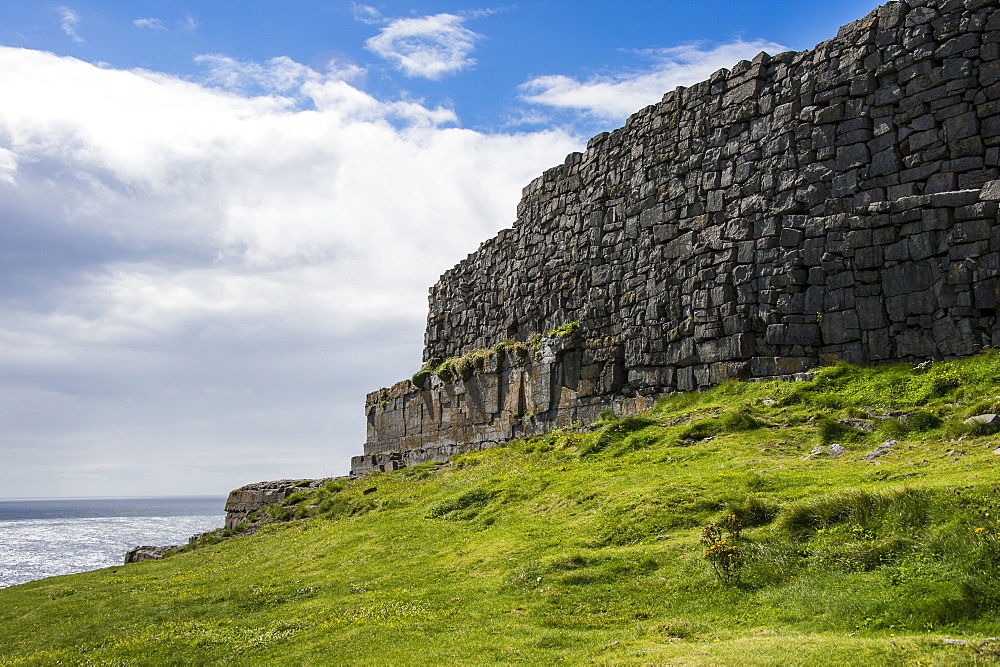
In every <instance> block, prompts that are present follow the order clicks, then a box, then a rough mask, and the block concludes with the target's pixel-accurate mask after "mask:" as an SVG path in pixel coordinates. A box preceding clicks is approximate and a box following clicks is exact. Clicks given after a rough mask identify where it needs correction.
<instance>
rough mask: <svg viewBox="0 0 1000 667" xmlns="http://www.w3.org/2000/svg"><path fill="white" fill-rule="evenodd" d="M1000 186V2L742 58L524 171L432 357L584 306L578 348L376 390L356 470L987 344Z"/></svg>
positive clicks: (940, 8) (920, 7)
mask: <svg viewBox="0 0 1000 667" xmlns="http://www.w3.org/2000/svg"><path fill="white" fill-rule="evenodd" d="M998 204H1000V5H998V4H997V3H996V2H989V1H985V0H965V1H964V2H963V1H960V0H911V1H910V2H890V3H888V4H886V5H883V6H882V7H879V8H877V9H876V10H874V11H873V12H871V13H870V14H868V15H867V16H865V17H864V18H861V19H859V20H857V21H855V22H853V23H851V24H849V25H847V26H844V28H842V29H841V30H840V31H839V33H838V35H837V37H835V38H833V39H830V40H828V41H826V42H823V43H821V44H819V45H818V46H816V47H815V48H814V49H812V50H809V51H802V52H797V53H796V52H789V53H782V54H777V55H774V56H771V55H768V54H765V53H761V54H760V55H758V56H757V57H756V58H754V59H753V61H742V62H739V63H736V64H735V65H734V66H733V67H732V68H731V69H729V70H725V69H723V70H720V71H718V72H716V73H715V74H713V75H712V76H711V77H710V78H709V79H708V80H707V81H703V82H701V83H697V84H695V85H693V86H690V87H688V88H678V89H677V90H674V91H672V92H669V93H667V94H666V95H665V96H664V97H663V99H662V101H661V102H659V103H658V104H654V105H652V106H649V107H647V108H645V109H643V110H641V111H639V112H638V113H636V114H634V115H633V116H632V117H631V118H629V119H628V121H627V123H626V124H625V126H624V127H622V128H621V129H618V130H616V131H614V132H611V133H604V134H601V135H598V136H597V137H594V138H593V139H592V140H591V141H590V143H589V144H588V146H587V150H586V151H585V152H583V153H574V154H571V155H569V156H567V158H566V161H565V163H564V164H562V165H560V166H558V167H555V168H553V169H550V170H548V171H546V172H545V173H544V174H542V175H541V176H540V177H538V178H537V179H535V180H534V181H532V182H531V183H530V184H529V185H528V186H527V187H526V188H525V189H524V192H523V198H522V200H521V203H520V204H519V206H518V210H517V220H516V222H515V223H514V226H513V228H511V229H505V230H502V231H501V232H500V233H499V234H498V235H497V236H495V237H494V238H492V239H490V240H488V241H486V242H485V243H483V244H482V245H481V246H480V248H479V249H478V250H477V251H476V252H474V253H472V254H471V255H469V256H468V257H467V258H466V259H465V260H463V261H462V262H460V263H459V264H458V265H456V266H455V267H454V268H453V269H451V270H450V271H448V272H446V273H445V274H444V275H443V276H441V279H440V280H439V281H438V283H437V284H436V285H434V287H432V288H431V292H430V312H429V315H428V320H427V330H426V335H425V349H424V359H425V360H431V359H444V358H448V357H456V356H460V355H463V354H467V353H469V352H471V351H473V350H477V349H486V348H490V347H492V346H494V345H495V344H497V343H498V342H500V341H503V340H505V339H513V340H516V341H527V340H529V338H530V337H531V336H532V335H534V334H540V333H545V332H546V331H551V330H554V329H556V328H557V327H559V326H561V325H563V324H566V323H567V322H571V321H577V322H579V323H580V327H579V330H578V331H577V332H576V334H575V339H574V341H573V343H572V346H566V347H564V348H563V349H561V350H560V351H558V353H557V354H556V356H555V358H554V359H548V360H545V359H542V357H541V356H536V355H533V356H532V357H531V358H529V359H526V360H519V359H512V358H508V357H507V356H505V355H494V357H495V358H494V359H492V360H491V361H490V363H491V364H493V365H492V366H490V367H489V368H488V369H486V370H484V371H483V372H481V373H479V374H477V375H476V376H475V377H473V378H470V379H467V380H460V381H455V382H451V383H437V384H435V383H431V384H430V385H429V386H427V387H425V388H423V389H418V388H416V387H415V386H413V385H412V384H410V383H408V382H402V383H399V384H397V385H395V386H394V387H392V388H389V389H383V390H381V391H379V392H375V393H374V394H371V395H369V398H368V404H367V406H366V408H367V413H368V423H369V433H368V442H367V443H366V445H365V454H366V456H368V457H369V458H365V457H356V459H355V461H356V464H357V466H358V468H357V470H358V471H362V470H370V469H380V466H381V467H382V468H385V467H388V468H391V467H393V466H396V465H408V464H409V462H411V461H419V460H422V459H427V460H436V459H439V458H442V457H444V456H445V455H446V453H449V452H450V453H454V452H455V450H456V449H459V450H460V449H462V448H463V447H465V448H467V449H471V448H478V447H483V446H489V445H490V444H492V443H495V442H500V441H503V440H506V439H509V438H511V437H516V436H518V435H522V434H530V433H531V432H533V429H540V428H548V427H550V426H552V425H562V424H570V423H573V422H575V421H587V420H589V419H591V418H592V416H593V415H594V414H596V412H597V411H598V410H600V409H601V408H607V407H611V408H613V409H618V410H622V411H626V412H627V411H628V410H630V409H632V408H631V407H630V406H632V405H635V406H642V405H646V404H648V403H649V402H650V401H651V400H652V397H654V396H656V395H658V394H661V393H664V392H669V391H688V390H693V389H700V388H707V387H709V386H712V385H715V384H718V383H720V382H722V381H724V380H726V379H729V378H734V377H737V378H757V377H774V376H787V375H791V374H794V373H798V372H802V371H803V370H804V369H806V368H808V367H810V366H814V365H816V364H817V363H819V362H822V361H826V360H830V359H843V360H846V361H849V362H855V363H878V362H884V361H890V360H909V361H920V360H927V359H935V358H942V357H957V356H966V355H970V354H973V353H975V352H976V351H978V350H980V349H981V348H983V347H984V346H998V345H1000V331H998V330H997V327H996V324H997V322H996V314H997V302H998V299H1000V279H998V276H1000V225H998V224H997V222H998ZM514 397H517V398H514ZM522 404H523V409H522ZM527 415H530V418H528V419H525V417H526V416H527ZM390 454H392V455H394V456H395V458H391V457H390ZM372 456H375V457H376V458H375V459H372V458H371V457H372ZM379 457H381V458H379ZM387 457H389V458H387Z"/></svg>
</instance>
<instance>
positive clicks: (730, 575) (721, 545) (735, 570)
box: [701, 514, 746, 586]
mask: <svg viewBox="0 0 1000 667" xmlns="http://www.w3.org/2000/svg"><path fill="white" fill-rule="evenodd" d="M742 530H743V522H742V521H741V520H740V518H739V517H737V516H736V515H735V514H727V515H726V516H725V517H723V519H722V521H720V522H719V523H711V524H709V525H707V526H705V527H704V528H702V530H701V543H702V544H703V545H704V546H706V547H708V548H707V549H706V551H705V554H704V558H705V559H706V560H708V563H709V565H711V566H712V570H713V571H714V572H715V576H717V577H718V578H719V581H721V582H722V583H723V584H725V585H727V586H728V585H730V584H735V583H738V582H739V580H740V571H741V569H742V567H743V564H744V562H745V559H746V552H745V551H744V549H743V548H742V547H741V546H740V545H739V544H737V543H738V542H739V541H740V539H741V535H740V531H742Z"/></svg>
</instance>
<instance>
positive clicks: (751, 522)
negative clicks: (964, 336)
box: [0, 352, 1000, 665]
mask: <svg viewBox="0 0 1000 667" xmlns="http://www.w3.org/2000/svg"><path fill="white" fill-rule="evenodd" d="M994 406H997V407H1000V354H998V353H994V352H988V353H985V354H983V355H980V356H978V357H976V358H974V359H970V360H964V361H958V362H949V363H941V364H934V365H932V366H930V367H929V368H920V369H916V370H915V369H913V368H912V367H909V366H894V367H884V368H855V367H850V366H843V365H837V366H831V367H828V368H825V369H822V370H821V371H820V372H819V374H818V376H817V378H816V379H815V380H814V381H811V382H805V383H781V382H774V383H730V384H726V385H723V386H721V387H719V388H717V389H715V390H714V391H712V392H707V393H704V394H684V395H674V396H669V397H666V398H663V399H661V400H660V401H659V402H658V404H657V406H656V408H655V409H654V410H652V411H651V412H649V413H646V414H644V415H641V416H633V417H626V418H616V417H614V416H613V415H608V414H604V415H602V418H601V419H600V420H599V421H598V422H596V423H595V424H594V425H592V427H590V428H588V429H583V430H580V431H558V432H553V433H550V434H548V435H545V436H542V437H538V438H533V439H530V440H523V441H516V442H513V443H510V444H509V445H508V446H505V447H499V448H495V449H492V450H487V451H482V452H473V453H469V454H465V455H462V456H459V457H456V458H455V459H453V460H452V461H451V462H450V463H449V464H448V465H445V466H440V465H424V466H416V467H414V468H408V469H404V470H400V471H396V472H394V473H384V474H382V473H379V474H373V475H370V476H368V477H366V478H364V479H363V480H358V481H354V482H349V481H346V480H337V481H335V482H332V483H331V484H328V485H327V486H326V487H323V488H321V489H318V490H314V491H310V490H303V491H300V492H297V493H296V494H294V495H292V496H290V497H289V498H287V499H286V500H285V501H284V502H283V503H282V504H280V505H278V506H273V507H270V508H267V509H266V510H265V511H264V512H261V513H260V516H261V517H262V516H263V515H264V514H267V515H269V516H271V517H274V518H280V519H282V520H283V521H284V522H283V523H277V524H273V525H269V526H266V527H264V528H263V529H261V530H260V531H259V532H257V533H256V534H253V535H250V536H246V537H238V538H231V539H226V540H221V541H217V542H215V540H217V539H218V538H219V537H221V536H215V537H213V538H209V539H206V540H205V541H204V543H203V544H202V545H200V546H199V547H197V548H193V549H188V550H186V551H183V552H182V553H178V554H176V555H173V556H171V557H169V558H167V559H165V560H163V561H153V562H147V563H138V564H134V565H129V566H123V567H115V568H108V569H105V570H99V571H96V572H89V573H83V574H78V575H71V576H66V577H55V578H51V579H46V580H42V581H38V582H31V583H28V584H24V585H21V586H15V587H12V588H8V589H4V590H0V663H3V664H56V663H62V664H168V665H169V664H191V663H196V664H213V663H232V664H329V663H331V662H332V663H350V664H372V665H376V664H377V665H383V664H426V663H435V662H436V663H445V664H453V663H457V664H483V663H517V662H524V663H531V664H548V663H553V662H558V661H568V662H571V663H588V662H589V663H601V664H604V663H643V664H648V663H678V664H720V663H722V664H727V663H735V662H740V663H747V664H791V665H796V664H799V665H807V664H817V663H829V664H979V663H982V664H987V663H994V662H996V661H997V660H998V659H1000V642H998V643H990V642H987V643H983V640H985V639H987V638H991V637H997V636H1000V623H998V621H997V618H998V612H1000V539H998V537H997V536H998V534H1000V521H998V519H1000V470H998V466H1000V456H998V455H997V454H994V453H993V451H994V450H995V449H997V448H998V447H1000V434H995V433H989V432H985V431H983V430H980V429H975V428H969V427H967V426H966V425H965V424H964V423H963V422H964V419H965V418H966V417H968V416H970V415H971V414H977V413H979V412H993V411H996V407H994ZM987 408H989V409H987ZM838 420H843V421H838ZM888 439H893V440H896V441H897V442H896V443H895V444H894V445H893V446H892V447H891V450H890V452H889V453H888V454H886V455H884V456H881V457H879V458H877V459H874V460H873V461H864V460H861V457H862V456H863V455H865V454H867V453H868V452H870V451H872V450H873V449H874V448H875V447H877V446H878V445H880V444H882V443H883V442H885V441H886V440H888ZM832 443H838V444H841V445H842V446H843V447H845V448H846V450H847V452H846V453H845V454H844V455H842V456H840V457H838V458H831V457H830V456H828V455H826V454H825V453H820V454H815V455H813V454H811V452H812V451H813V448H814V447H816V446H817V445H830V444H832ZM372 489H374V491H373V490H372ZM366 491H367V493H366ZM707 527H708V528H707ZM213 542H214V543H213ZM719 543H724V546H722V547H717V548H715V551H713V547H712V545H713V544H719ZM722 549H728V550H729V551H726V552H725V553H727V554H729V556H726V558H728V560H725V561H722V560H721V558H722V556H717V555H713V554H722V553H724V552H723V551H722ZM706 553H708V554H709V555H708V557H706ZM945 639H960V640H964V641H966V642H967V643H966V644H964V645H959V644H949V643H945V642H944V640H945Z"/></svg>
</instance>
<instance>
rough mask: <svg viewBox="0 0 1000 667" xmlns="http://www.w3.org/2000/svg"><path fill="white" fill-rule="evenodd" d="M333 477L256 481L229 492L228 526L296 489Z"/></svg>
mask: <svg viewBox="0 0 1000 667" xmlns="http://www.w3.org/2000/svg"><path fill="white" fill-rule="evenodd" d="M332 479H333V478H332V477H328V478H325V479H279V480H276V481H273V482H255V483H253V484H247V485H246V486H241V487H240V488H238V489H235V490H233V491H231V492H230V493H229V498H228V499H226V528H235V527H236V526H238V525H240V524H241V523H243V520H244V519H245V518H246V516H247V514H249V513H250V512H252V511H254V510H258V509H260V508H261V507H263V506H264V505H270V504H271V503H277V502H280V501H282V500H284V499H285V498H287V497H288V496H290V495H292V494H293V493H295V492H296V491H302V490H303V489H315V488H319V487H321V486H323V485H324V484H326V483H327V482H329V481H331V480H332Z"/></svg>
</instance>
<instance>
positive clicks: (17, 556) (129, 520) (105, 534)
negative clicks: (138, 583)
mask: <svg viewBox="0 0 1000 667" xmlns="http://www.w3.org/2000/svg"><path fill="white" fill-rule="evenodd" d="M223 522H224V518H223V516H222V515H221V514H215V515H210V516H165V517H158V516H153V517H149V516H141V517H102V518H93V517H91V518H65V519H27V520H21V521H0V588H5V587H7V586H14V585H16V584H23V583H25V582H27V581H33V580H35V579H42V578H44V577H53V576H57V575H62V574H72V573H74V572H85V571H87V570H96V569H98V568H102V567H110V566H114V565H121V564H122V562H123V560H124V558H125V552H126V551H128V550H129V549H131V548H132V547H134V546H137V545H143V544H148V545H154V546H160V545H167V544H186V543H187V540H188V538H189V537H191V536H192V535H195V534H197V533H202V532H205V531H207V530H212V529H214V528H220V527H221V526H222V524H223Z"/></svg>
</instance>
